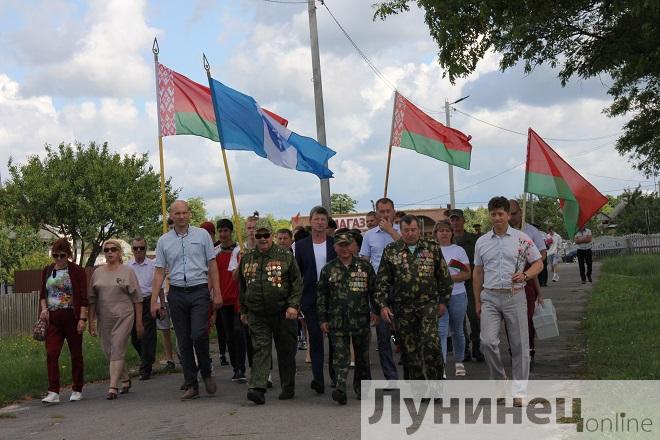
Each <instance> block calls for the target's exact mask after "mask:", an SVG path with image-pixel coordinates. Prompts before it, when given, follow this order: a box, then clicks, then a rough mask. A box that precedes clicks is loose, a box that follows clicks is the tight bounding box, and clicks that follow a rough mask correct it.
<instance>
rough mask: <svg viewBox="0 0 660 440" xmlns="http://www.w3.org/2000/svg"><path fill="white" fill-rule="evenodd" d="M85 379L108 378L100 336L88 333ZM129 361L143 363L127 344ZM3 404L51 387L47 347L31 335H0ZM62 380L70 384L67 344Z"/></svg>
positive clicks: (37, 394)
mask: <svg viewBox="0 0 660 440" xmlns="http://www.w3.org/2000/svg"><path fill="white" fill-rule="evenodd" d="M158 336H159V338H158V344H157V358H160V356H162V340H161V335H160V334H159V335H158ZM83 357H84V362H85V364H84V365H85V367H84V368H85V383H89V382H93V381H98V380H105V379H107V378H108V361H107V360H106V359H105V356H104V355H103V351H102V350H101V346H100V342H99V340H98V338H92V337H90V336H89V334H87V333H85V335H84V337H83ZM126 361H127V362H128V366H129V369H130V368H135V367H136V366H138V365H139V364H140V360H139V357H138V356H137V353H136V352H135V349H133V346H132V345H131V344H130V341H129V344H128V348H127V349H126ZM0 371H2V374H0V406H2V405H5V404H8V403H10V402H13V401H16V400H21V399H24V398H27V397H40V396H41V395H43V394H44V393H45V392H46V391H47V389H48V373H47V370H46V349H45V347H44V343H43V342H38V341H35V340H34V339H32V337H31V336H17V337H9V338H3V339H0ZM60 384H61V386H62V387H65V386H68V385H71V356H70V355H69V348H68V346H67V344H66V343H65V344H64V347H62V353H61V354H60Z"/></svg>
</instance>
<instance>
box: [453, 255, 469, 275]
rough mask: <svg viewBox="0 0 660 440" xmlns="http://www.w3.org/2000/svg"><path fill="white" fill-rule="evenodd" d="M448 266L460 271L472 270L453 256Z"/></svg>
mask: <svg viewBox="0 0 660 440" xmlns="http://www.w3.org/2000/svg"><path fill="white" fill-rule="evenodd" d="M447 266H449V267H451V268H453V269H457V270H459V271H460V272H469V271H470V268H469V267H467V265H465V264H464V263H462V262H460V261H458V260H457V259H455V258H452V259H451V260H449V263H447Z"/></svg>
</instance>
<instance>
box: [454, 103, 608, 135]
mask: <svg viewBox="0 0 660 440" xmlns="http://www.w3.org/2000/svg"><path fill="white" fill-rule="evenodd" d="M452 110H454V111H455V112H457V113H460V114H462V115H465V116H467V117H468V118H471V119H474V120H475V121H479V122H481V123H483V124H486V125H490V126H491V127H494V128H497V129H499V130H502V131H508V132H509V133H513V134H518V135H520V136H525V137H527V133H524V132H521V131H516V130H513V129H510V128H506V127H502V126H500V125H497V124H493V123H492V122H488V121H484V120H483V119H480V118H477V117H476V116H474V115H471V114H469V113H466V112H464V111H462V110H459V109H457V108H456V107H452ZM618 135H619V133H611V134H608V135H605V136H598V137H593V138H573V139H567V138H549V137H544V138H543V139H545V140H547V141H554V142H589V141H599V140H601V139H607V138H611V137H614V136H618Z"/></svg>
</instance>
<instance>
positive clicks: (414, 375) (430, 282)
mask: <svg viewBox="0 0 660 440" xmlns="http://www.w3.org/2000/svg"><path fill="white" fill-rule="evenodd" d="M419 225H420V223H419V220H418V219H417V217H415V216H413V215H405V216H404V217H402V218H401V239H399V240H397V241H395V242H393V243H390V244H388V245H387V247H385V250H384V251H383V257H382V259H381V261H380V267H379V268H378V275H377V277H376V292H375V304H376V310H380V317H381V318H382V319H383V320H385V321H386V322H389V323H392V324H393V325H394V327H395V328H396V330H397V332H398V334H399V339H400V341H401V348H402V350H403V353H404V356H402V360H403V362H404V367H406V368H405V369H406V370H407V372H408V377H406V378H405V379H410V380H424V379H428V380H439V379H442V376H443V372H444V363H443V361H442V351H441V349H440V338H439V336H438V331H437V328H438V318H439V316H442V315H443V314H444V313H446V311H447V306H446V305H447V303H448V301H449V296H450V295H451V290H452V283H451V278H450V277H449V271H448V269H447V264H446V263H445V260H444V259H443V258H442V253H441V252H440V248H439V246H438V244H436V243H435V242H432V241H430V240H426V239H422V238H420V227H419Z"/></svg>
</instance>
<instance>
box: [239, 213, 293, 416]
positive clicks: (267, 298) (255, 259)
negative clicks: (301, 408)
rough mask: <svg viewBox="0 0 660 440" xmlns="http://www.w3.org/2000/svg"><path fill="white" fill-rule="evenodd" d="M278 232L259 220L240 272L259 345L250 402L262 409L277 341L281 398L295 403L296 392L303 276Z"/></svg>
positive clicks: (245, 317) (247, 317)
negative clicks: (274, 234) (276, 239)
mask: <svg viewBox="0 0 660 440" xmlns="http://www.w3.org/2000/svg"><path fill="white" fill-rule="evenodd" d="M272 232H273V229H272V226H271V225H270V222H269V221H268V220H267V219H259V220H258V221H257V225H256V229H255V235H254V236H255V240H256V248H254V249H250V250H248V251H246V253H245V254H244V255H243V257H242V259H241V263H240V265H239V268H238V270H239V273H238V279H239V284H240V298H239V300H240V305H241V321H243V323H244V324H246V325H249V326H250V335H251V338H252V346H253V347H254V355H253V359H252V369H251V370H250V381H249V385H248V386H249V389H248V393H247V398H248V400H251V401H253V402H254V403H256V404H258V405H260V404H263V403H265V401H266V399H265V392H266V386H267V381H268V373H269V370H270V366H271V362H272V348H271V347H272V345H271V344H272V342H271V341H272V340H273V339H274V340H275V350H277V364H278V369H279V372H280V383H281V386H282V392H281V393H280V395H279V399H280V400H286V399H291V398H292V397H293V395H294V389H295V374H296V352H297V348H298V347H297V343H298V322H297V318H298V308H299V307H300V295H301V294H302V278H301V276H300V270H299V269H298V265H297V264H296V262H295V260H294V257H293V254H292V253H291V252H289V251H288V250H286V249H284V248H282V247H280V246H277V245H274V244H273V237H272Z"/></svg>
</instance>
